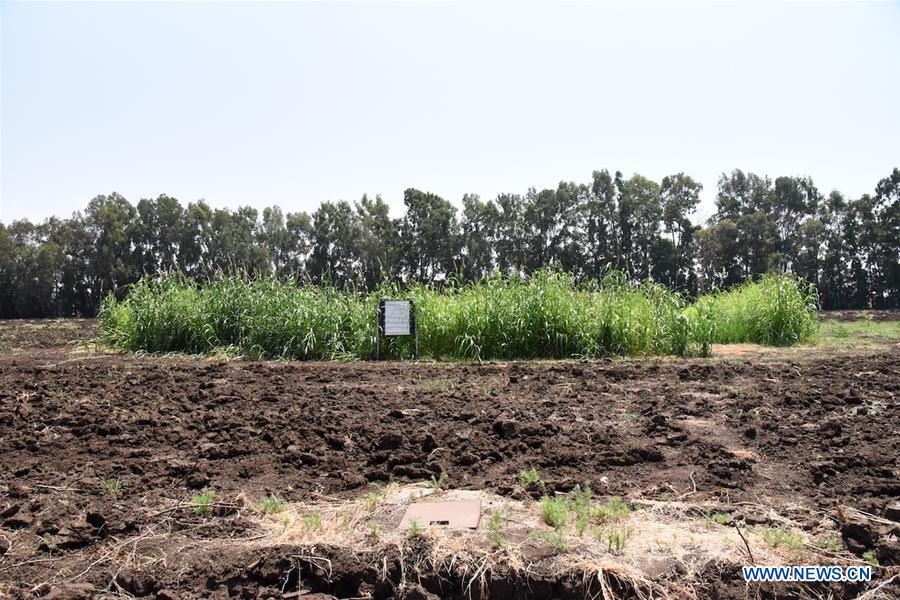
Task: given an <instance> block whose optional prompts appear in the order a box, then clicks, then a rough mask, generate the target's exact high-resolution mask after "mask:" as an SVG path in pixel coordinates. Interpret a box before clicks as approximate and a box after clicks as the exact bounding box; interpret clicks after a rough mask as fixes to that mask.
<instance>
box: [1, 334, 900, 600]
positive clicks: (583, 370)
mask: <svg viewBox="0 0 900 600" xmlns="http://www.w3.org/2000/svg"><path fill="white" fill-rule="evenodd" d="M55 323H57V325H56V326H48V327H34V326H33V325H29V324H28V323H16V322H4V323H0V332H2V334H3V335H2V337H0V341H2V344H3V349H4V355H3V357H2V358H0V465H2V468H0V597H2V596H3V594H4V593H7V594H9V595H10V596H11V597H14V598H18V597H27V596H29V595H44V596H45V597H48V598H52V597H60V598H66V597H78V596H79V594H81V595H82V596H84V597H91V596H95V595H97V594H101V593H102V592H104V591H106V592H112V591H118V592H127V593H129V594H132V595H136V596H148V597H156V598H176V597H181V598H193V597H223V598H227V597H229V596H231V597H247V598H256V597H279V596H280V590H282V589H286V588H285V587H284V586H285V583H286V582H289V580H293V581H296V578H297V577H299V576H301V575H302V576H303V581H304V585H306V586H307V587H310V586H311V588H310V589H312V591H315V592H326V593H328V594H332V595H335V596H338V597H353V596H360V595H364V594H370V595H373V596H374V597H390V596H391V595H393V594H394V593H395V590H394V589H393V587H392V586H391V585H390V578H388V579H389V580H388V581H383V580H382V579H381V578H380V577H379V576H376V575H379V572H378V570H377V569H376V568H375V567H374V566H372V562H371V561H370V560H367V559H366V558H365V557H358V556H343V555H342V554H341V550H340V549H321V552H322V555H328V556H330V557H331V559H332V567H331V572H330V575H331V576H330V577H328V576H327V575H328V574H326V573H324V572H322V569H321V568H320V567H318V566H316V564H313V562H310V561H306V562H304V559H303V558H302V556H303V553H302V552H301V549H297V548H284V547H280V548H270V549H267V550H266V551H265V552H263V551H259V550H257V551H250V550H246V549H242V550H240V551H232V552H229V550H228V546H227V544H224V543H223V545H222V551H221V552H217V553H215V554H210V553H209V552H208V550H204V551H203V552H200V551H195V550H192V548H193V547H194V546H192V540H199V539H209V538H220V539H223V540H225V539H228V538H232V537H233V538H249V537H252V536H253V535H254V534H255V533H256V531H255V530H254V529H253V525H252V524H250V523H249V522H247V521H246V520H245V519H244V518H243V517H241V516H240V515H239V514H229V510H228V508H227V506H226V507H224V508H219V509H217V514H216V516H215V517H213V518H203V517H199V516H196V515H193V514H191V513H190V511H183V513H184V514H179V515H178V517H177V518H174V519H173V518H168V517H171V514H170V513H167V512H166V511H165V507H167V506H170V505H171V501H172V499H176V500H188V499H190V497H191V495H192V494H197V493H199V491H200V490H203V489H214V490H215V491H216V498H217V500H218V501H220V502H222V503H224V504H227V503H228V501H229V499H230V498H233V497H235V496H236V495H237V494H241V493H243V494H246V495H247V496H250V497H258V496H261V495H262V494H264V493H268V492H274V493H279V494H281V495H283V496H284V497H285V498H286V499H287V500H297V499H307V498H311V497H313V496H314V495H316V494H327V495H331V496H337V497H341V496H345V495H351V494H355V495H358V494H361V493H363V492H364V490H365V488H366V486H367V485H368V484H369V483H371V482H384V481H388V480H390V479H394V480H399V481H420V480H422V479H427V478H429V477H430V476H431V475H432V474H437V473H440V472H441V471H446V473H447V474H448V476H449V485H450V487H457V488H479V489H481V488H488V489H492V490H495V491H498V492H499V493H501V494H512V493H513V492H514V491H515V482H516V480H517V474H518V473H519V471H520V470H521V469H525V468H536V469H539V470H540V472H541V474H542V476H543V478H544V480H545V481H546V482H547V483H548V485H549V487H550V488H551V489H558V490H569V489H571V488H572V487H573V486H574V485H575V484H576V483H580V482H583V481H590V482H591V483H592V485H593V487H594V489H595V490H597V491H598V492H599V493H601V494H617V495H621V496H630V497H637V496H643V497H645V498H659V497H660V496H661V495H663V494H664V493H667V492H671V491H672V490H673V488H674V490H675V491H676V492H678V493H681V492H687V491H690V490H692V489H693V488H694V486H696V490H697V491H696V494H693V495H692V496H691V498H692V500H697V501H701V500H710V499H719V500H720V501H722V502H726V503H728V504H730V505H732V506H733V507H735V511H736V516H737V517H738V518H744V519H745V520H747V522H761V521H764V520H765V517H764V516H761V515H760V514H759V513H758V512H754V511H755V509H749V508H742V507H743V506H750V504H749V503H752V504H753V505H756V506H758V505H760V504H762V505H767V506H772V507H774V508H775V509H777V511H778V513H779V514H781V515H783V516H787V517H790V518H792V519H794V520H796V521H798V522H800V523H803V524H804V525H805V526H806V527H808V528H809V529H813V528H815V527H817V526H818V525H819V523H820V521H822V519H823V518H826V519H827V518H833V517H835V513H836V508H837V506H838V505H839V504H844V505H850V506H853V507H856V508H858V509H862V510H864V511H867V512H868V513H871V514H873V515H879V516H886V508H887V506H888V504H889V503H890V502H891V501H893V500H896V499H897V498H898V497H900V477H898V475H900V471H898V468H900V465H898V456H900V410H898V396H900V352H898V351H897V348H896V346H884V347H882V348H880V349H876V350H867V351H865V352H863V353H860V351H856V352H855V353H834V352H830V353H825V352H822V353H815V352H813V351H810V353H808V354H798V353H796V352H792V353H790V354H780V353H771V354H767V355H766V356H765V357H762V356H761V357H755V358H753V359H752V360H748V359H745V358H738V359H732V360H727V361H725V360H717V359H708V360H675V359H652V360H625V361H597V362H589V363H575V362H554V363H505V364H484V365H459V364H452V365H446V364H401V363H377V364H376V363H277V362H245V361H232V362H225V361H222V360H199V359H187V358H161V357H124V356H114V355H97V354H90V353H87V352H76V353H73V352H72V350H73V349H74V348H76V345H74V344H73V343H72V342H74V341H77V340H79V339H81V340H83V339H88V338H91V337H93V336H95V335H96V329H95V325H94V324H93V323H92V322H90V321H78V322H55ZM59 323H63V325H58V324H59ZM65 323H73V325H71V326H70V325H65ZM601 478H604V479H603V481H605V482H606V483H605V484H604V483H601ZM115 481H118V490H117V491H115V493H110V490H109V489H106V488H108V487H110V484H109V482H115ZM105 483H106V484H107V485H105ZM744 502H747V503H748V504H746V505H744V504H742V503H744ZM161 514H165V516H166V517H167V518H166V519H165V522H164V526H163V525H160V523H162V521H161V520H160V516H161ZM894 529H895V531H893V532H892V533H891V532H886V533H884V534H883V535H880V534H878V533H874V534H871V532H863V533H862V534H859V532H855V533H854V531H849V532H845V533H846V536H849V539H846V536H845V542H846V543H847V545H848V547H850V548H851V549H852V550H855V551H857V552H858V553H861V552H863V551H865V550H873V551H875V552H876V553H877V554H878V556H879V559H880V560H881V562H882V564H885V565H890V564H897V563H898V560H900V552H898V544H897V534H898V533H900V530H897V528H896V527H895V528H894ZM141 535H143V536H144V537H143V538H142V539H141V552H142V553H143V555H145V556H155V557H156V560H155V561H153V560H149V559H148V560H147V561H145V562H144V563H143V564H142V566H140V567H139V568H138V567H134V566H129V567H128V568H127V569H124V570H122V569H121V567H120V566H119V565H122V564H125V563H126V562H128V564H133V563H134V561H133V560H131V561H130V562H129V561H127V559H128V557H129V553H132V557H131V558H133V552H135V551H136V550H134V549H133V548H132V545H130V544H129V545H127V546H125V547H117V546H115V545H111V544H110V543H109V542H110V541H116V540H131V539H133V538H134V537H136V536H141ZM892 536H893V537H892ZM856 538H859V539H856ZM110 547H112V548H113V550H114V552H112V553H111V554H110V552H111V551H110V550H109V548H110ZM135 547H136V545H135ZM370 558H371V557H370ZM381 558H385V557H379V561H380V560H381ZM389 558H390V560H389V561H387V562H385V564H389V565H391V567H390V569H389V570H390V571H391V573H392V574H396V573H395V571H397V572H399V567H400V564H401V563H400V560H401V559H400V558H399V557H389ZM386 560H387V559H386ZM379 564H381V563H380V562H379ZM708 574H709V578H710V580H709V585H708V586H707V587H706V588H705V589H706V590H707V593H708V597H710V598H712V597H717V598H718V597H732V596H735V597H744V594H745V593H747V590H746V588H745V586H744V583H743V581H741V580H740V579H739V572H738V570H737V567H736V566H734V565H728V566H726V567H724V568H722V567H721V566H720V567H718V568H716V567H715V566H714V565H711V566H710V567H709V569H708ZM494 577H495V578H496V581H494V582H493V583H492V585H493V586H496V589H494V588H491V589H490V590H487V591H492V592H493V594H492V597H513V596H515V597H534V598H540V597H582V596H583V595H584V593H585V592H586V591H587V590H585V589H583V588H582V587H580V586H581V583H580V582H578V581H572V582H569V581H565V580H563V581H560V580H548V581H544V582H543V583H540V582H539V581H538V579H539V578H538V579H534V578H532V579H529V580H527V581H526V580H525V579H523V578H522V575H521V574H515V573H511V574H506V575H502V574H495V576H494ZM732 577H734V579H732ZM65 582H68V583H65ZM64 583H65V585H63V584H64ZM4 584H5V585H6V586H7V587H5V588H4V587H3V585H4ZM423 585H425V588H427V589H429V590H430V591H432V592H438V593H440V594H441V595H442V596H444V597H458V596H460V595H463V591H462V590H460V589H458V588H459V585H457V584H455V583H453V582H452V581H450V582H446V581H444V582H441V580H440V579H438V578H437V577H436V578H435V581H432V582H428V581H425V582H423ZM542 585H543V586H544V587H541V586H542ZM79 586H81V587H79ZM887 589H888V590H897V589H898V587H897V586H896V585H894V586H893V587H890V586H889V587H888V588H887ZM535 590H537V592H536V591H535ZM766 590H768V591H766ZM593 591H596V590H593ZM626 591H627V590H626ZM757 591H758V592H759V593H760V594H762V595H763V596H764V597H794V595H793V594H794V593H795V592H796V590H793V591H792V589H791V588H789V587H780V588H772V587H771V586H770V587H769V588H766V589H765V590H764V589H762V588H760V589H759V590H757ZM857 591H858V590H854V589H850V588H845V589H843V590H842V591H837V592H834V593H835V594H836V595H837V596H838V597H841V596H842V595H847V596H851V595H854V594H855V593H856V592H857ZM423 593H424V592H423ZM536 594H537V595H536ZM766 594H768V595H766ZM407 595H408V594H407ZM409 597H414V596H409ZM421 597H425V596H421Z"/></svg>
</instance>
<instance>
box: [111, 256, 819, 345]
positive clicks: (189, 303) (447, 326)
mask: <svg viewBox="0 0 900 600" xmlns="http://www.w3.org/2000/svg"><path fill="white" fill-rule="evenodd" d="M383 297H395V298H397V297H402V298H409V299H413V300H414V301H415V304H416V314H417V322H418V329H419V347H420V353H421V354H422V355H423V356H426V357H432V358H436V359H452V360H488V359H537V358H593V357H602V356H649V355H666V354H674V355H679V356H705V355H708V354H709V353H710V348H711V345H712V344H713V343H734V342H752V343H758V344H768V345H790V344H795V343H798V342H802V341H806V340H807V339H809V338H810V337H811V336H812V335H813V334H814V333H815V330H816V316H817V310H818V305H817V297H816V294H815V290H814V288H813V287H812V286H810V285H808V284H806V283H804V282H802V281H800V280H797V279H795V278H792V277H788V276H766V277H764V278H762V279H761V280H759V281H756V282H750V283H747V284H745V285H743V286H741V287H738V288H735V289H733V290H731V291H728V292H717V293H714V294H710V295H708V296H703V297H701V298H699V299H698V300H697V301H696V302H694V303H690V302H688V301H687V300H686V299H685V298H683V297H682V296H680V295H679V294H676V293H674V292H671V291H669V290H667V289H666V288H665V287H663V286H660V285H658V284H654V283H643V284H635V283H633V282H631V281H629V280H628V278H627V277H626V276H625V275H624V274H622V273H612V274H610V275H608V276H607V277H606V278H604V280H603V281H601V282H592V283H586V284H580V283H578V282H576V281H575V279H574V278H573V277H572V276H570V275H566V274H563V273H555V272H551V271H540V272H538V273H535V274H533V275H531V276H530V277H527V278H519V277H501V276H495V277H490V278H486V279H483V280H481V281H478V282H473V283H467V284H446V285H443V286H437V285H433V284H427V285H426V284H413V285H410V286H406V287H400V286H398V285H396V284H390V283H386V284H383V285H382V286H381V287H379V288H378V289H376V290H374V291H372V292H369V293H366V292H360V291H341V290H337V289H335V288H333V287H329V286H324V285H323V286H319V285H311V284H308V283H301V282H299V281H297V280H293V279H280V278H277V277H274V276H269V277H259V278H249V277H244V276H224V277H219V278H216V279H214V280H212V281H210V282H206V283H203V284H200V283H197V282H196V281H193V280H191V279H188V278H186V277H183V276H181V275H178V274H167V275H161V276H157V277H145V278H144V279H141V280H140V281H139V282H137V283H136V284H134V285H133V286H132V287H131V289H130V290H129V292H128V294H127V296H126V297H125V298H124V299H123V300H120V301H119V300H116V299H115V297H113V296H110V297H109V298H107V299H106V301H105V302H104V303H103V306H102V308H101V311H100V320H101V331H102V336H103V341H104V342H105V343H106V344H108V345H109V346H112V347H114V348H117V349H120V350H123V351H128V352H148V353H168V352H183V353H189V354H219V353H223V352H224V353H227V354H229V355H234V354H242V355H244V356H247V357H251V358H268V359H273V358H274V359H286V360H287V359H290V360H334V359H343V360H352V359H357V360H366V359H370V358H372V357H373V355H374V351H375V337H376V324H375V311H376V307H377V305H378V299H379V298H383ZM383 353H384V354H385V356H387V357H391V358H407V357H410V356H412V353H413V346H412V340H411V339H410V338H387V339H385V340H384V344H383Z"/></svg>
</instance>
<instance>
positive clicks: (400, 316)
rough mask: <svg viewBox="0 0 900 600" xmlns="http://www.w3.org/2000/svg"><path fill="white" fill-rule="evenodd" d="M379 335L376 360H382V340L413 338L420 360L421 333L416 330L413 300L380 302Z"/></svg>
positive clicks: (383, 299) (376, 345)
mask: <svg viewBox="0 0 900 600" xmlns="http://www.w3.org/2000/svg"><path fill="white" fill-rule="evenodd" d="M377 323H378V333H377V334H376V336H375V360H379V359H381V347H382V338H386V337H399V336H411V337H412V338H413V348H414V349H415V356H416V358H419V332H418V330H417V329H416V305H415V304H414V303H413V301H412V300H388V299H387V298H382V299H381V300H379V301H378V315H377Z"/></svg>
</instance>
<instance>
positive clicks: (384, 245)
mask: <svg viewBox="0 0 900 600" xmlns="http://www.w3.org/2000/svg"><path fill="white" fill-rule="evenodd" d="M701 191H702V186H701V185H700V184H699V183H698V182H696V181H695V180H694V179H692V178H691V177H690V176H688V175H685V174H684V173H678V174H676V175H671V176H668V177H664V178H663V179H662V180H661V181H654V180H652V179H648V178H646V177H643V176H641V175H638V174H635V175H633V176H631V177H630V178H625V177H623V175H622V174H621V173H619V172H616V173H614V174H610V173H609V172H608V171H606V170H603V171H596V172H594V173H593V176H592V178H591V181H590V182H589V183H575V182H561V183H560V184H559V185H558V186H557V187H556V188H555V189H544V190H540V191H538V190H536V189H534V188H532V189H529V190H528V191H527V193H525V194H524V195H519V194H500V195H498V196H497V197H496V198H493V199H489V200H486V201H485V200H482V199H481V198H479V197H478V196H477V195H465V196H464V197H463V198H462V210H461V211H460V210H458V209H457V207H456V206H454V204H453V203H451V202H449V201H448V200H446V199H444V198H441V197H440V196H437V195H435V194H432V193H429V192H423V191H419V190H416V189H408V190H406V191H405V192H404V195H403V202H404V205H405V213H404V214H403V216H402V217H399V218H392V217H391V215H390V213H389V210H388V205H387V204H386V203H385V202H384V200H383V199H382V198H381V197H380V196H376V197H375V198H374V199H372V198H370V197H368V196H363V197H362V199H361V200H359V201H356V202H352V203H351V202H347V201H343V200H342V201H338V202H330V201H329V202H324V203H322V204H321V205H320V206H319V207H318V209H317V210H316V211H315V212H313V213H312V214H308V213H306V212H292V213H287V214H285V213H284V212H283V211H282V210H281V209H280V208H278V207H277V206H274V207H270V208H265V209H263V210H262V212H261V213H260V212H259V211H257V210H256V209H254V208H250V207H247V206H243V207H239V208H238V209H237V210H233V211H232V210H229V209H213V208H211V207H210V206H209V205H208V204H206V203H205V202H204V201H202V200H201V201H198V202H191V203H189V204H188V205H187V206H184V205H182V204H181V203H180V202H179V201H178V200H177V199H175V198H172V197H170V196H166V195H161V196H159V197H158V198H154V199H142V200H140V201H138V203H137V204H136V205H134V204H132V203H130V202H129V201H128V200H126V199H125V198H123V197H122V196H121V195H119V194H117V193H112V194H110V195H101V196H97V197H96V198H94V199H93V200H91V201H90V202H89V203H88V206H87V208H86V209H85V210H84V211H83V212H76V213H75V214H73V215H72V217H71V218H68V219H58V218H55V217H54V218H50V219H47V220H46V221H44V222H43V223H31V222H29V221H27V220H19V221H14V222H12V223H11V224H9V225H4V224H2V223H0V316H2V317H7V318H8V317H45V316H75V315H83V316H90V315H94V314H96V311H97V309H98V307H99V305H100V302H101V300H102V299H103V298H104V297H105V296H106V295H107V294H109V293H110V292H112V293H115V294H118V295H121V294H122V293H123V291H124V290H125V289H126V287H127V285H128V284H130V283H133V282H135V281H137V280H138V279H139V278H140V277H141V276H142V275H143V274H153V273H158V272H160V271H164V270H173V269H174V270H179V271H181V272H183V273H184V274H186V275H187V276H189V277H194V278H199V279H203V278H206V277H210V276H212V275H214V274H215V273H217V272H229V271H234V270H239V271H242V272H246V273H249V274H265V273H277V274H293V275H297V276H300V277H301V278H302V279H304V280H308V281H312V282H317V283H323V282H327V283H330V284H334V285H337V286H341V287H357V288H367V289H371V288H372V287H374V286H375V285H377V284H378V283H379V282H381V281H382V280H385V279H388V280H395V281H413V280H415V281H423V282H427V281H445V280H448V279H451V278H455V279H459V280H474V279H478V278H481V277H483V276H485V275H488V274H491V273H494V272H500V273H503V274H508V275H519V274H522V275H525V274H528V273H531V272H533V271H535V270H537V269H540V268H543V267H552V268H557V269H562V270H565V271H567V272H569V273H572V274H574V275H575V276H576V277H577V278H578V279H582V280H584V279H591V278H600V277H602V276H603V274H604V273H605V272H606V271H607V270H608V269H618V270H621V271H624V272H626V273H627V274H628V275H629V276H630V277H631V278H633V279H634V280H646V279H652V280H654V281H656V282H659V283H662V284H665V285H666V286H669V287H670V288H673V289H675V290H678V291H680V292H682V293H685V294H687V295H691V296H693V295H696V294H698V293H700V292H705V291H708V290H711V289H716V288H728V287H731V286H734V285H736V284H738V283H741V282H743V281H744V280H746V279H747V278H752V277H755V276H758V275H760V274H763V273H766V272H773V271H774V272H789V273H794V274H796V275H798V276H800V277H803V278H804V279H806V280H808V281H810V282H813V283H814V284H816V286H817V288H818V290H819V294H820V300H821V303H822V305H823V307H824V308H867V307H873V308H889V307H898V306H900V169H894V170H893V172H892V173H891V174H890V175H889V176H887V177H885V178H884V179H882V180H881V181H879V182H878V183H877V185H876V186H875V190H874V194H864V195H863V196H862V197H860V198H856V199H849V198H847V197H845V196H844V195H843V194H841V193H840V192H838V191H833V192H831V193H830V194H828V195H827V196H826V195H824V194H822V193H821V192H820V191H819V190H818V189H817V188H816V186H815V185H814V183H813V181H812V180H811V179H810V178H808V177H789V176H784V177H778V178H776V179H775V180H774V181H773V180H772V179H770V178H768V177H763V176H759V175H755V174H753V173H744V172H743V171H740V170H735V171H732V172H731V173H727V174H723V175H722V176H721V177H720V178H719V180H718V190H717V195H716V211H715V213H714V214H713V215H712V217H711V218H710V219H709V220H708V222H707V223H706V224H705V226H698V225H695V224H693V222H692V221H691V219H690V215H691V214H692V213H693V212H694V210H695V209H696V207H697V205H698V203H699V200H700V193H701Z"/></svg>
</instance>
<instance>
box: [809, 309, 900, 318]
mask: <svg viewBox="0 0 900 600" xmlns="http://www.w3.org/2000/svg"><path fill="white" fill-rule="evenodd" d="M819 316H820V318H822V319H825V320H832V321H859V320H862V319H871V320H873V321H900V310H896V309H893V310H885V309H869V310H826V311H823V312H821V313H820V315H819Z"/></svg>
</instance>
